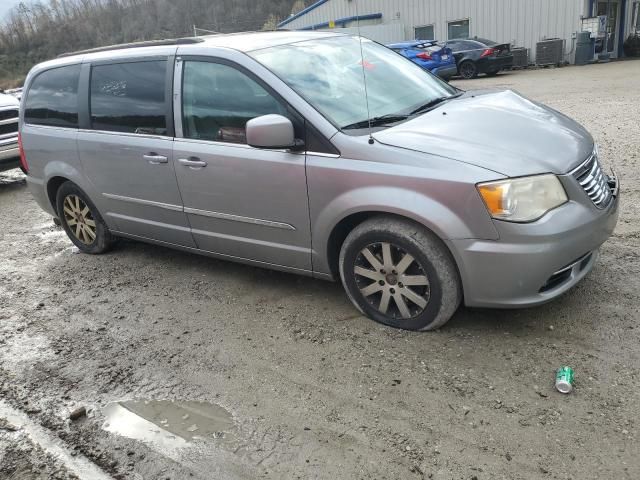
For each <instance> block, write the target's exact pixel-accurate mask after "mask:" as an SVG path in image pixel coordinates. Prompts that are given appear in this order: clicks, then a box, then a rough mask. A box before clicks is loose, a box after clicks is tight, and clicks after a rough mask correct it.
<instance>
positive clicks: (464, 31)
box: [447, 19, 469, 39]
mask: <svg viewBox="0 0 640 480" xmlns="http://www.w3.org/2000/svg"><path fill="white" fill-rule="evenodd" d="M447 33H448V38H449V39H452V38H469V19H466V20H456V21H455V22H448V23H447Z"/></svg>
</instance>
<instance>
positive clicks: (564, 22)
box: [283, 0, 588, 60]
mask: <svg viewBox="0 0 640 480" xmlns="http://www.w3.org/2000/svg"><path fill="white" fill-rule="evenodd" d="M356 4H357V11H356ZM587 5H588V0H587V1H585V0H359V1H358V2H356V0H329V1H328V2H326V3H324V4H322V5H320V6H319V7H317V8H315V9H313V10H311V11H310V12H308V13H307V14H305V15H303V16H301V17H299V18H296V19H295V20H293V21H291V22H289V23H287V24H286V25H284V26H283V27H284V28H290V29H296V28H303V27H308V26H311V25H314V24H318V23H322V22H326V21H329V20H336V19H340V18H345V17H350V16H354V15H356V14H359V15H366V14H370V13H382V19H381V21H380V22H381V23H383V24H401V25H403V28H404V31H405V39H412V38H414V33H413V29H414V27H416V26H420V25H430V24H433V25H434V27H435V36H436V38H437V39H438V40H447V22H450V21H454V20H462V19H466V18H468V19H469V23H470V34H471V36H478V37H485V38H489V39H491V40H496V41H499V42H511V43H512V44H513V45H514V46H520V47H527V48H529V49H531V59H532V60H533V56H534V55H535V44H536V43H537V42H538V41H539V40H542V39H544V38H556V37H557V38H563V39H565V40H566V46H565V52H567V53H569V52H570V50H571V48H572V40H571V35H572V33H573V32H576V31H578V30H579V29H580V25H581V24H580V16H581V15H584V14H586V13H587ZM348 26H349V27H352V26H355V25H348ZM374 39H375V38H374ZM375 40H378V39H375ZM381 40H382V39H381ZM567 60H571V58H570V56H567Z"/></svg>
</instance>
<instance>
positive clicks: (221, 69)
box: [182, 62, 287, 143]
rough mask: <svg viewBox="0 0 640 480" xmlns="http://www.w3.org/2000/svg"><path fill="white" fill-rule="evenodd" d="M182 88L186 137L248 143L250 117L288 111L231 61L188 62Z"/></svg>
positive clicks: (183, 126)
mask: <svg viewBox="0 0 640 480" xmlns="http://www.w3.org/2000/svg"><path fill="white" fill-rule="evenodd" d="M182 88H183V92H182V114H183V117H182V129H183V132H184V136H185V137H186V138H198V139H203V140H216V141H221V142H231V143H246V134H245V125H246V123H247V122H248V121H249V120H251V119H252V118H255V117H259V116H261V115H267V114H270V113H277V114H280V115H286V113H287V112H286V110H285V108H284V107H283V106H282V105H281V104H280V103H279V102H278V101H277V100H276V99H275V98H273V97H272V96H271V95H270V94H269V93H268V92H267V91H266V90H265V89H264V88H262V87H261V86H260V85H259V84H258V83H256V82H255V81H254V80H252V79H251V78H249V77H248V76H246V75H245V74H244V73H242V72H240V71H238V70H236V69H235V68H233V67H230V66H228V65H223V64H219V63H210V62H185V64H184V76H183V87H182Z"/></svg>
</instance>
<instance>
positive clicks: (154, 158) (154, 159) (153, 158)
mask: <svg viewBox="0 0 640 480" xmlns="http://www.w3.org/2000/svg"><path fill="white" fill-rule="evenodd" d="M142 158H144V159H145V160H146V161H147V162H149V163H150V164H151V165H159V164H161V163H167V162H169V159H168V158H167V157H165V156H164V155H156V154H155V153H149V154H147V155H143V156H142Z"/></svg>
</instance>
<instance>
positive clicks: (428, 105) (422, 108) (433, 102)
mask: <svg viewBox="0 0 640 480" xmlns="http://www.w3.org/2000/svg"><path fill="white" fill-rule="evenodd" d="M460 95H462V93H458V94H456V95H451V96H449V97H438V98H434V99H433V100H431V101H429V102H427V103H425V104H424V105H420V106H419V107H418V108H416V109H415V110H412V111H411V114H410V115H415V114H417V113H422V112H426V111H427V110H429V109H431V108H433V107H435V106H436V105H440V104H441V103H444V102H446V101H447V100H450V99H452V98H457V97H459V96H460Z"/></svg>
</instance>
